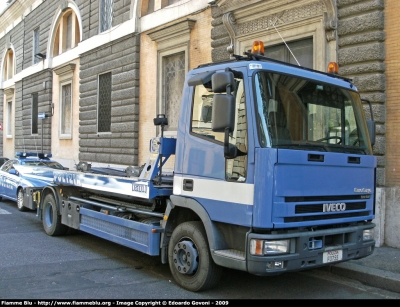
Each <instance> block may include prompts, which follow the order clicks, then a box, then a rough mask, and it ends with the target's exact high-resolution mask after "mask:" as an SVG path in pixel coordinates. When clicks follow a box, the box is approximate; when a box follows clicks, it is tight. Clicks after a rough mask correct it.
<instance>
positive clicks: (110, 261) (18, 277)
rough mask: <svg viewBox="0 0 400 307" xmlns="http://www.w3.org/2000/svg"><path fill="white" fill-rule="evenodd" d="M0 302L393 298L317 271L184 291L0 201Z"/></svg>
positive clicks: (109, 248)
mask: <svg viewBox="0 0 400 307" xmlns="http://www.w3.org/2000/svg"><path fill="white" fill-rule="evenodd" d="M0 260H1V261H0V272H1V273H0V300H5V299H17V300H24V299H52V300H57V299H60V300H62V299H67V300H77V299H97V300H100V299H106V300H107V299H109V300H126V299H132V300H133V299H144V300H150V299H153V300H163V299H166V300H167V299H170V300H171V299H180V300H182V299H183V300H226V299H228V300H229V302H230V304H232V302H231V300H235V299H400V294H398V293H393V292H387V291H383V290H381V289H377V288H373V287H367V286H365V285H362V284H361V283H359V282H357V281H353V280H350V279H346V278H341V277H339V276H336V275H332V274H330V273H328V272H323V271H321V270H312V271H306V272H299V273H287V274H283V275H279V276H275V277H258V276H254V275H251V274H248V273H246V272H240V271H235V270H228V269H226V270H225V271H224V275H223V277H222V279H221V281H220V284H219V285H218V287H217V288H215V289H211V290H208V291H205V292H199V293H193V292H189V291H186V290H184V289H182V288H180V287H179V286H177V285H176V284H175V282H174V281H173V280H172V276H171V273H170V271H169V267H168V265H163V264H161V262H160V259H159V258H158V257H151V256H148V255H145V254H142V253H140V252H136V251H134V250H131V249H129V248H126V247H123V246H120V245H117V244H115V243H113V242H109V241H106V240H103V239H101V238H97V237H95V236H92V235H89V234H84V233H81V232H75V233H71V234H68V235H66V236H62V237H50V236H47V235H46V234H45V233H44V231H43V229H42V224H41V221H40V220H39V219H38V218H37V217H36V213H35V212H33V211H28V212H19V211H18V210H17V208H16V204H15V203H14V202H9V201H2V202H0Z"/></svg>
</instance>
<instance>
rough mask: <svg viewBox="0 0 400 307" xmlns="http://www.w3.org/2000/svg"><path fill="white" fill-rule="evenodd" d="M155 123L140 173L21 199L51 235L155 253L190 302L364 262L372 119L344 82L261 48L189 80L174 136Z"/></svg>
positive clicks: (369, 249) (85, 167)
mask: <svg viewBox="0 0 400 307" xmlns="http://www.w3.org/2000/svg"><path fill="white" fill-rule="evenodd" d="M333 67H335V66H334V65H333ZM370 107H371V106H370ZM154 124H155V125H156V126H158V129H159V132H160V134H159V136H158V137H155V138H153V139H152V140H151V141H150V156H149V159H148V161H147V163H146V164H145V165H143V166H141V167H139V166H130V167H127V168H126V169H124V170H116V169H107V168H94V167H91V164H90V163H87V162H80V163H79V164H78V165H77V170H54V171H53V174H54V178H53V184H52V185H49V186H47V187H44V188H40V189H35V188H27V189H26V190H25V195H26V202H25V204H24V205H25V206H26V207H29V208H31V209H35V210H37V215H38V217H39V218H40V219H41V220H42V222H43V227H44V230H45V232H46V233H47V234H48V235H51V236H55V235H62V234H64V233H65V232H66V231H67V229H68V228H69V227H70V228H74V229H79V230H81V231H84V232H87V233H90V234H93V235H95V236H99V237H102V238H104V239H107V240H110V241H113V242H115V243H118V244H122V245H124V246H128V247H130V248H132V249H135V250H138V251H141V252H143V253H146V254H148V255H151V256H160V259H161V262H162V263H165V264H166V263H168V264H169V267H170V269H171V272H172V275H173V277H174V279H175V281H176V283H177V284H178V285H180V286H181V287H183V288H185V289H187V290H190V291H200V290H204V289H208V288H211V287H214V286H216V284H217V283H218V280H219V278H220V277H221V274H223V268H230V269H237V270H242V271H247V272H249V273H251V274H255V275H260V276H270V275H271V276H273V275H277V274H281V273H284V272H291V271H299V270H305V269H313V268H317V267H320V266H324V265H330V264H332V263H338V262H342V261H348V260H351V259H358V258H363V257H366V256H368V255H371V254H372V253H373V251H374V246H375V241H374V236H373V230H374V227H375V225H374V223H373V222H372V220H373V219H374V214H375V212H374V210H375V209H374V208H375V185H376V167H377V162H376V158H375V157H374V156H373V153H372V145H373V144H374V140H375V122H374V120H373V118H372V119H369V120H366V117H365V114H364V109H363V104H362V100H361V98H360V94H359V93H358V92H357V89H356V87H355V86H354V84H353V83H352V81H351V80H349V79H346V78H343V77H340V76H339V75H338V74H337V73H330V72H329V73H325V72H320V71H315V70H311V69H307V68H303V67H299V66H294V65H290V64H287V63H283V62H279V61H275V60H272V59H269V58H267V57H265V56H264V55H263V54H262V52H261V51H260V49H259V51H251V52H246V53H244V54H243V55H242V56H238V55H236V56H235V59H234V60H231V61H226V62H222V63H212V64H206V65H201V66H199V67H197V68H196V69H193V70H191V71H189V72H188V73H187V76H186V80H185V85H184V88H183V93H182V101H181V109H180V117H179V125H178V131H177V135H176V137H165V136H164V132H163V131H164V127H165V126H166V125H168V119H167V118H166V117H165V116H164V115H162V114H159V115H157V117H156V118H155V119H154ZM171 157H173V158H171ZM168 160H169V161H170V162H171V161H172V160H173V161H172V162H173V165H174V168H173V170H170V171H168V170H166V162H167V161H168Z"/></svg>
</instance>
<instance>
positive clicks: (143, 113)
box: [0, 0, 400, 247]
mask: <svg viewBox="0 0 400 307" xmlns="http://www.w3.org/2000/svg"><path fill="white" fill-rule="evenodd" d="M398 6H399V4H398V1H397V0H301V1H298V0H287V1H280V0H216V1H209V0H89V1H83V0H76V1H73V0H59V1H44V0H36V1H34V0H20V1H18V4H17V3H16V1H12V0H11V1H8V7H7V9H6V10H5V11H4V12H3V13H2V15H1V16H0V63H1V66H0V67H1V75H0V105H1V106H2V112H0V121H1V122H2V130H1V131H0V133H1V134H2V135H1V137H0V145H2V146H0V150H1V151H2V154H3V155H5V156H10V157H11V156H13V155H14V154H15V152H16V151H45V152H48V151H51V152H52V153H53V156H54V158H55V159H57V160H59V161H60V162H61V163H63V164H64V165H66V166H68V167H71V168H73V167H74V165H75V164H76V163H77V162H78V161H87V162H91V163H93V164H99V165H116V166H127V165H140V164H143V163H144V162H145V161H146V159H147V155H148V144H149V140H150V138H151V137H153V136H154V135H156V134H157V133H159V131H157V129H156V128H155V127H154V125H153V118H154V117H156V116H157V114H161V113H162V114H166V115H167V117H168V119H169V125H168V127H167V129H166V130H167V131H166V132H165V133H166V134H167V135H171V136H173V135H174V134H175V133H176V130H177V121H178V114H179V104H180V98H181V89H182V86H183V82H184V78H185V73H186V72H187V71H188V70H189V69H191V68H194V67H196V66H198V65H199V64H202V63H207V62H218V61H223V60H228V59H229V58H230V57H231V56H232V54H242V53H243V52H245V51H247V50H248V49H250V48H251V45H252V42H253V41H254V40H256V39H257V40H262V41H264V43H265V46H266V55H267V56H269V57H272V58H275V59H279V60H282V61H287V62H290V63H293V64H298V65H302V66H306V67H310V68H314V69H317V70H321V71H325V70H326V67H327V65H328V63H329V62H331V61H336V62H338V63H339V67H340V74H341V75H343V76H345V77H348V78H351V79H353V81H354V83H355V85H356V86H357V88H358V89H359V91H360V93H361V97H362V98H363V99H366V100H368V101H370V102H371V104H372V111H373V112H372V114H371V113H370V109H369V107H368V105H367V104H366V106H365V111H366V113H367V118H371V116H373V117H374V119H375V121H376V122H377V140H376V143H375V144H374V147H373V149H374V154H375V155H376V156H377V157H378V171H377V193H376V195H377V212H376V214H377V218H376V222H377V224H378V227H377V233H376V239H377V245H382V244H388V245H389V246H393V247H400V234H399V225H400V222H399V220H400V219H399V218H398V217H399V216H400V206H399V202H398V201H397V198H398V196H396V195H397V194H398V193H396V191H398V189H399V187H400V182H398V181H399V180H398V178H397V177H398V176H397V175H396V174H397V172H396V169H397V167H396V166H397V164H398V163H399V161H398V159H397V154H396V150H395V148H397V145H396V142H397V138H396V131H397V130H396V128H397V127H396V123H397V117H396V115H397V108H396V99H397V92H396V90H395V88H396V86H395V82H396V80H397V75H396V68H397V66H396V65H398V64H397V63H396V55H397V53H398V52H397V49H396V48H397V47H396V43H395V42H396V38H397V36H396V34H397V32H396V25H397V23H398V20H397V19H396V17H395V12H396V8H398ZM390 84H392V86H391V87H389V85H390ZM386 114H388V116H386Z"/></svg>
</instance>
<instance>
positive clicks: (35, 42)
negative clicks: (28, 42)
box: [33, 28, 40, 64]
mask: <svg viewBox="0 0 400 307" xmlns="http://www.w3.org/2000/svg"><path fill="white" fill-rule="evenodd" d="M39 39H40V32H39V28H37V29H35V30H34V31H33V63H34V64H36V63H38V62H39V61H40V59H39V58H37V57H36V56H35V54H37V53H39V52H40V51H39Z"/></svg>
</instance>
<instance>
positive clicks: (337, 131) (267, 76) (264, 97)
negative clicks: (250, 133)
mask: <svg viewBox="0 0 400 307" xmlns="http://www.w3.org/2000/svg"><path fill="white" fill-rule="evenodd" d="M254 80H255V95H256V108H257V126H258V134H259V140H260V145H261V146H263V147H274V148H291V149H299V150H307V149H311V150H317V151H335V152H350V153H358V154H371V153H372V149H371V145H370V142H369V138H368V133H367V127H366V124H365V120H364V113H363V108H362V105H361V101H360V97H359V94H358V93H357V92H353V91H349V90H346V89H344V88H341V87H338V86H335V85H331V84H325V83H318V82H317V81H311V80H306V79H301V78H297V77H293V76H287V75H281V74H277V73H272V72H258V73H256V75H255V79H254Z"/></svg>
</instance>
